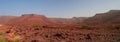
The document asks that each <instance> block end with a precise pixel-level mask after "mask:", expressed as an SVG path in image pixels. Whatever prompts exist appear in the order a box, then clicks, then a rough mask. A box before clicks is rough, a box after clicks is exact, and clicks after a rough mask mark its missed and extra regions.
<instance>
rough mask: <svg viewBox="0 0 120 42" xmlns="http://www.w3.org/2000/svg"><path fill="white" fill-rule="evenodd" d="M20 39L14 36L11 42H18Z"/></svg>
mask: <svg viewBox="0 0 120 42" xmlns="http://www.w3.org/2000/svg"><path fill="white" fill-rule="evenodd" d="M20 39H21V37H20V36H16V37H14V38H13V40H12V42H18V41H19V40H20Z"/></svg>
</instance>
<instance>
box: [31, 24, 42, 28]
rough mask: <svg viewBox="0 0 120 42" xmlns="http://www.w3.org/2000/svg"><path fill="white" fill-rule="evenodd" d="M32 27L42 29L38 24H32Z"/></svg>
mask: <svg viewBox="0 0 120 42" xmlns="http://www.w3.org/2000/svg"><path fill="white" fill-rule="evenodd" d="M32 27H33V28H43V26H42V25H40V24H33V25H32Z"/></svg>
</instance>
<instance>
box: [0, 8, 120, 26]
mask: <svg viewBox="0 0 120 42" xmlns="http://www.w3.org/2000/svg"><path fill="white" fill-rule="evenodd" d="M0 23H3V24H41V25H57V24H81V23H89V24H96V23H114V24H120V10H110V11H109V12H106V13H99V14H96V15H95V16H93V17H89V18H88V17H73V18H48V17H46V16H44V15H38V14H23V15H21V16H0Z"/></svg>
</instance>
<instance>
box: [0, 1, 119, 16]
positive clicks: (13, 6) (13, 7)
mask: <svg viewBox="0 0 120 42" xmlns="http://www.w3.org/2000/svg"><path fill="white" fill-rule="evenodd" d="M116 9H117V10H119V9H120V0H0V15H13V16H20V15H22V14H31V13H34V14H42V15H46V16H47V17H65V18H70V17H89V16H94V15H95V14H96V13H103V12H107V11H109V10H116Z"/></svg>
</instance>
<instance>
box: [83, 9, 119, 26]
mask: <svg viewBox="0 0 120 42" xmlns="http://www.w3.org/2000/svg"><path fill="white" fill-rule="evenodd" d="M84 22H85V23H115V24H116V23H120V10H110V11H109V12H106V13H100V14H96V15H95V16H93V17H90V18H88V19H86V20H85V21H84Z"/></svg>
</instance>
